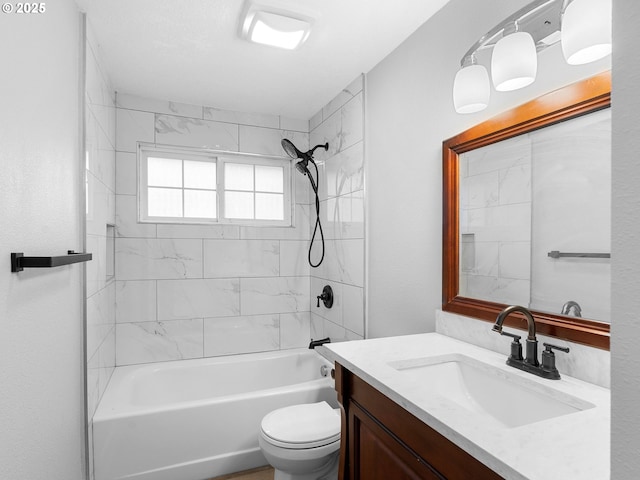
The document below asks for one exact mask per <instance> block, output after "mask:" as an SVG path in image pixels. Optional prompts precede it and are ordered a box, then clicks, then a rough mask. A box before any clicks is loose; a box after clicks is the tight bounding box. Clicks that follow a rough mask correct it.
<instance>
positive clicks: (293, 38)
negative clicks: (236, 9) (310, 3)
mask: <svg viewBox="0 0 640 480" xmlns="http://www.w3.org/2000/svg"><path fill="white" fill-rule="evenodd" d="M312 23H313V19H312V18H311V17H309V16H307V15H303V14H300V13H297V12H292V11H289V10H287V9H284V8H282V6H281V4H279V5H275V4H267V3H264V2H257V1H247V3H246V7H245V9H244V15H243V17H242V21H241V23H240V35H241V37H243V38H245V39H247V40H249V41H251V42H254V43H260V44H262V45H269V46H272V47H278V48H284V49H286V50H294V49H296V48H298V47H299V46H300V45H302V44H303V43H304V41H305V40H306V39H307V38H308V37H309V33H310V32H311V24H312Z"/></svg>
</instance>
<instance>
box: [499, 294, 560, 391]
mask: <svg viewBox="0 0 640 480" xmlns="http://www.w3.org/2000/svg"><path fill="white" fill-rule="evenodd" d="M515 312H519V313H521V314H522V315H524V317H525V318H526V319H527V340H526V357H525V358H522V345H521V344H520V338H521V337H520V335H514V334H512V333H508V332H504V331H503V330H502V324H503V323H504V321H505V320H506V318H507V317H508V316H509V315H511V314H512V313H515ZM491 330H493V331H494V332H498V333H499V334H500V335H506V336H508V337H511V338H512V339H513V341H512V342H511V355H509V358H507V365H509V366H511V367H514V368H518V369H520V370H524V371H525V372H529V373H533V374H534V375H538V376H539V377H543V378H550V379H553V380H559V379H560V373H559V372H558V369H557V368H556V357H555V354H554V353H553V350H559V351H561V352H565V353H569V349H568V348H563V347H558V346H556V345H551V344H550V343H544V344H543V345H544V347H545V351H544V352H542V365H540V363H539V362H538V339H537V338H536V322H535V320H534V318H533V315H531V312H530V311H529V309H527V308H525V307H521V306H519V305H512V306H510V307H507V308H505V309H504V310H502V311H501V312H500V313H499V314H498V317H497V318H496V323H495V324H494V325H493V327H492V329H491Z"/></svg>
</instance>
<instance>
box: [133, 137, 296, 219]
mask: <svg viewBox="0 0 640 480" xmlns="http://www.w3.org/2000/svg"><path fill="white" fill-rule="evenodd" d="M149 157H163V158H175V159H181V160H197V161H208V162H212V163H215V164H216V208H217V212H216V214H217V217H216V218H215V219H213V218H185V217H150V216H149V215H148V198H147V188H148V185H147V159H148V158H149ZM137 158H138V168H137V172H138V195H137V197H138V221H139V222H140V223H170V224H178V225H180V224H186V225H241V226H254V227H255V226H257V227H261V226H262V227H293V226H294V225H293V218H294V214H293V210H294V208H295V205H294V202H293V198H295V192H294V191H293V188H294V184H295V182H293V181H292V180H293V179H292V172H293V168H292V163H293V162H292V160H291V159H289V158H287V157H278V156H271V155H259V154H253V153H240V152H229V151H224V150H210V149H203V148H189V147H175V146H170V145H157V144H152V143H141V142H138V154H137ZM227 162H231V163H243V164H249V165H265V166H278V167H282V168H283V169H284V172H283V190H284V192H283V197H284V198H283V202H284V205H283V214H284V219H283V220H259V219H234V218H225V216H224V197H225V195H224V193H225V188H224V183H225V182H224V165H225V163H227ZM254 182H255V177H254ZM176 188H177V187H176ZM182 190H183V191H184V186H183V187H182ZM253 193H254V202H255V193H262V192H260V191H257V192H256V190H255V189H254V190H253ZM266 193H273V192H266ZM254 214H255V204H254Z"/></svg>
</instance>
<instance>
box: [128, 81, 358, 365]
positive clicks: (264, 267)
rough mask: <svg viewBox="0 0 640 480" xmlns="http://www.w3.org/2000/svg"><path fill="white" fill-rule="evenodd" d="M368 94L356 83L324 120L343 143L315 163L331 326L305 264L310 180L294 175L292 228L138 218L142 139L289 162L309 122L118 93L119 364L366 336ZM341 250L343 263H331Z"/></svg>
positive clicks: (304, 140) (305, 142) (305, 138)
mask: <svg viewBox="0 0 640 480" xmlns="http://www.w3.org/2000/svg"><path fill="white" fill-rule="evenodd" d="M347 92H349V93H347ZM352 92H353V93H352ZM361 92H362V80H361V79H358V81H357V82H354V84H352V85H351V86H350V87H348V88H347V89H345V91H344V92H342V93H341V94H340V95H339V96H338V97H337V99H336V100H334V101H333V102H332V103H330V104H329V105H328V106H327V107H325V109H323V110H324V111H326V113H327V120H328V119H329V118H330V117H331V116H332V115H334V117H337V121H336V120H335V119H332V120H331V121H330V122H328V123H326V127H327V128H329V126H330V127H331V128H334V129H335V132H336V135H335V136H331V137H328V138H327V140H325V141H329V142H330V143H331V144H332V145H334V148H336V150H335V152H333V154H332V155H331V156H328V157H326V158H323V159H319V158H318V155H316V158H318V160H319V161H318V163H319V166H320V169H321V185H323V184H324V185H325V187H324V190H323V196H322V199H323V207H322V212H323V215H327V202H330V201H331V202H333V203H332V209H333V210H332V212H331V214H332V215H333V220H331V219H329V218H328V217H327V219H326V220H325V219H324V218H323V223H324V224H326V225H327V230H326V231H327V232H328V235H327V239H328V240H329V241H330V242H331V245H329V248H328V252H327V260H326V261H325V262H326V265H327V267H325V270H323V273H324V277H323V278H322V282H324V283H327V282H328V281H331V282H335V285H336V291H337V292H338V294H337V301H336V307H334V308H333V309H332V310H331V315H334V317H332V320H333V321H331V320H326V322H327V324H328V325H327V326H326V328H325V326H324V324H323V322H324V321H325V319H324V317H322V316H321V315H319V314H316V313H315V311H318V310H320V309H316V306H315V294H314V293H313V292H314V291H315V290H314V288H315V284H313V282H315V281H317V280H319V279H320V277H317V276H311V271H310V270H311V269H310V267H309V265H308V263H307V249H308V243H309V240H310V238H311V231H310V228H311V224H312V217H313V211H312V205H311V188H310V186H309V184H308V180H307V178H306V177H303V176H302V175H298V174H296V175H295V176H294V178H295V203H296V205H295V220H294V223H295V227H294V228H278V227H266V228H257V227H240V226H231V225H221V226H208V225H175V224H174V225H170V224H141V223H138V220H137V199H136V193H137V167H136V147H137V142H150V143H157V144H163V145H176V146H190V147H206V148H210V149H220V150H230V151H241V152H246V153H261V154H268V155H278V156H282V155H284V154H283V152H282V148H281V146H280V140H281V139H282V138H289V139H290V140H291V141H293V142H294V144H296V145H297V146H298V147H299V148H300V149H306V148H308V146H309V133H308V132H309V122H308V121H306V120H305V121H300V120H297V119H290V118H285V117H278V116H275V115H263V114H254V113H242V112H232V111H226V110H220V109H215V108H210V107H206V106H194V105H184V104H178V103H173V102H165V101H158V100H153V99H147V98H141V97H137V96H131V95H126V94H120V93H119V94H118V95H117V134H116V150H117V152H116V193H117V195H116V226H117V238H116V276H117V280H116V284H115V297H116V318H117V324H116V339H117V341H116V360H117V364H118V365H126V364H132V363H144V362H157V361H165V360H175V359H186V358H195V357H202V356H216V355H228V354H234V353H247V352H254V351H265V350H277V349H281V348H295V347H301V346H306V345H307V344H308V342H309V338H310V337H313V336H316V337H317V336H318V334H319V332H320V333H321V334H322V335H324V334H325V331H326V332H328V333H327V334H331V336H332V337H333V338H334V339H335V340H339V339H352V338H360V337H361V336H362V332H363V321H364V320H363V306H362V305H363V293H362V291H363V288H362V284H363V277H364V274H363V268H364V267H363V262H362V261H361V260H358V257H359V258H363V247H362V244H363V237H364V235H363V232H364V228H363V219H364V215H363V213H362V212H363V193H362V161H363V158H362V94H361ZM351 100H353V103H352V102H351ZM358 102H359V103H358ZM320 114H321V115H322V112H320ZM354 116H357V117H359V118H352V117H354ZM322 120H323V119H321V122H320V123H321V124H323V123H324V121H322ZM358 132H359V133H358ZM316 135H318V134H316ZM323 143H324V141H323ZM338 144H340V145H341V147H340V148H339V149H338V148H337V147H335V146H336V145H338ZM325 161H326V162H325ZM325 165H326V168H325ZM325 172H327V173H325ZM325 177H326V178H325ZM338 177H340V178H338ZM328 178H331V185H332V186H331V187H329V188H327V185H328V184H329V180H328ZM336 210H337V213H336ZM342 242H346V243H342ZM329 251H331V252H332V253H330V252H329ZM338 254H339V255H340V256H341V257H340V258H341V260H340V261H337V260H334V261H332V262H329V261H328V260H329V259H330V258H332V256H333V258H337V255H338ZM346 257H348V260H345V258H346ZM352 257H353V258H354V259H355V260H352V259H351V258H352ZM324 283H323V285H324ZM338 298H339V300H338ZM338 306H339V307H340V309H339V314H336V313H335V312H338V309H337V307H338ZM325 310H326V309H325ZM312 312H314V313H313V314H312ZM312 318H313V321H312ZM312 324H313V327H312Z"/></svg>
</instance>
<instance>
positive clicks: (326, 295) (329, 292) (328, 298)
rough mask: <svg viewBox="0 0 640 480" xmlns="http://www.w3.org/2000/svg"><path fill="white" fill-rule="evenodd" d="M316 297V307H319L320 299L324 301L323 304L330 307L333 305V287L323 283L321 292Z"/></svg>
mask: <svg viewBox="0 0 640 480" xmlns="http://www.w3.org/2000/svg"><path fill="white" fill-rule="evenodd" d="M316 298H317V299H318V303H317V304H316V307H317V308H320V300H322V303H324V306H325V307H327V308H331V307H332V306H333V289H332V288H331V285H325V286H324V288H323V289H322V294H321V295H318V296H317V297H316Z"/></svg>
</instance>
